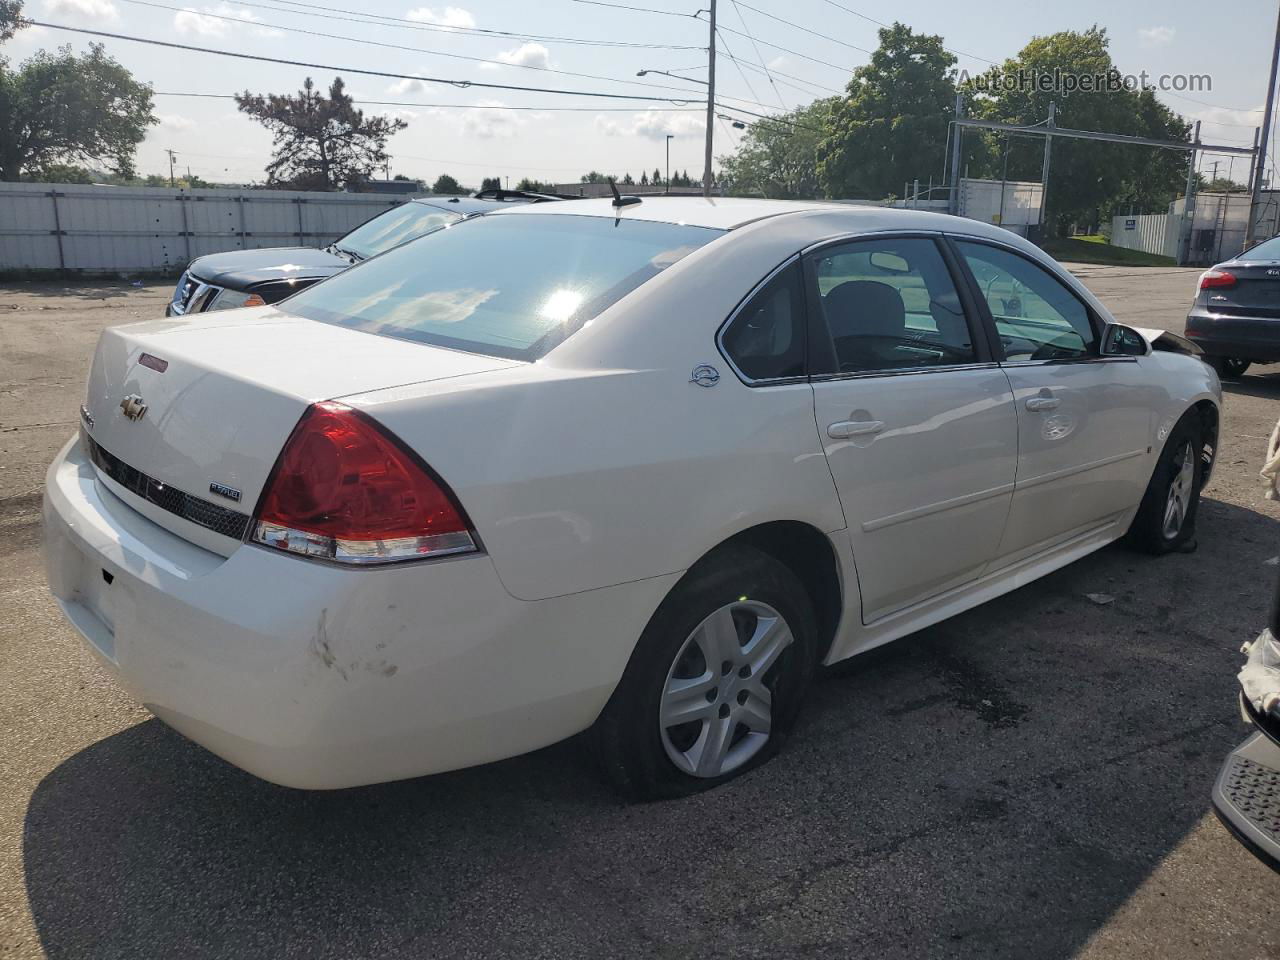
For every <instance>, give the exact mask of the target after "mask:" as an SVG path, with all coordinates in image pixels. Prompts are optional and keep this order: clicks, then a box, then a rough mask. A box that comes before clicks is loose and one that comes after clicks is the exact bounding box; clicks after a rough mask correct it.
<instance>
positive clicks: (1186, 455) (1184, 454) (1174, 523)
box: [1161, 443, 1196, 540]
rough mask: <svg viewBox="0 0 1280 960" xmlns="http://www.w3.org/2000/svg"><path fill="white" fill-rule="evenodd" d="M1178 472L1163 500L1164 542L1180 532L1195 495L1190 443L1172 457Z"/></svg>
mask: <svg viewBox="0 0 1280 960" xmlns="http://www.w3.org/2000/svg"><path fill="white" fill-rule="evenodd" d="M1174 462H1175V463H1176V464H1177V465H1178V472H1177V473H1176V474H1175V475H1174V477H1173V480H1172V482H1171V483H1170V484H1169V493H1168V496H1167V497H1166V498H1165V506H1164V524H1163V526H1162V527H1161V532H1162V533H1163V534H1164V538H1165V539H1166V540H1173V539H1174V538H1175V537H1177V536H1178V534H1179V533H1180V532H1181V530H1182V524H1183V523H1184V522H1185V521H1186V519H1187V511H1188V510H1189V509H1190V507H1191V498H1192V496H1194V494H1195V482H1196V464H1195V453H1194V451H1193V450H1192V449H1191V444H1190V443H1184V444H1183V445H1182V447H1181V448H1180V449H1179V450H1178V454H1177V456H1176V457H1174Z"/></svg>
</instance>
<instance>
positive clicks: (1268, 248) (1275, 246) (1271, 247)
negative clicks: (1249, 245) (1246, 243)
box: [1236, 237, 1280, 260]
mask: <svg viewBox="0 0 1280 960" xmlns="http://www.w3.org/2000/svg"><path fill="white" fill-rule="evenodd" d="M1236 259H1237V260H1280V237H1272V238H1271V239H1270V240H1268V241H1266V242H1265V243H1260V244H1258V245H1257V246H1256V247H1254V248H1253V249H1252V250H1246V251H1245V252H1244V253H1242V254H1240V256H1238V257H1236Z"/></svg>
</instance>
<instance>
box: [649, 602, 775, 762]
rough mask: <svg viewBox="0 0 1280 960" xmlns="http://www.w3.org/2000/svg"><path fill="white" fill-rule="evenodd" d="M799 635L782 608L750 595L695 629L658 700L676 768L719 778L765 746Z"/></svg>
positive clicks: (661, 723)
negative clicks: (780, 679)
mask: <svg viewBox="0 0 1280 960" xmlns="http://www.w3.org/2000/svg"><path fill="white" fill-rule="evenodd" d="M794 639H795V638H794V637H793V635H792V633H791V628H790V627H789V626H788V625H787V622H786V620H785V619H784V618H783V617H782V615H781V614H780V613H779V612H778V611H777V610H775V609H774V608H773V607H771V606H769V605H768V604H766V603H760V602H759V601H756V600H748V599H747V598H745V597H743V598H742V599H740V600H737V601H735V602H733V603H728V604H725V605H724V606H723V607H721V608H720V609H718V610H716V611H715V612H714V613H712V614H711V615H710V616H708V617H707V618H706V619H705V620H703V621H702V622H701V623H700V624H698V626H697V627H695V628H694V630H693V632H692V633H690V634H689V636H688V638H686V640H685V642H684V644H683V645H682V646H681V647H680V651H679V652H678V653H677V654H676V658H675V662H674V663H673V664H672V665H671V669H670V671H668V673H667V680H666V685H665V686H664V688H663V691H662V698H661V700H660V701H659V703H658V724H659V727H660V729H661V733H662V746H663V748H664V749H665V750H666V753H667V757H668V758H669V759H670V760H671V762H672V763H674V764H675V765H676V767H677V768H679V769H680V770H682V771H683V772H684V773H687V774H689V775H691V776H695V777H718V776H721V775H722V774H726V773H729V772H730V771H732V770H735V769H737V768H738V767H740V766H742V765H743V764H744V763H747V762H748V761H749V760H750V759H751V758H752V757H754V756H755V755H756V754H757V753H759V752H760V750H761V749H762V748H763V747H764V745H765V744H766V743H768V741H769V736H770V731H771V728H772V725H773V688H772V687H771V685H770V681H771V679H772V674H774V673H776V672H777V668H778V667H779V664H780V662H781V661H782V660H783V655H784V654H785V653H786V651H787V649H788V648H789V647H790V646H791V644H792V643H793V642H794Z"/></svg>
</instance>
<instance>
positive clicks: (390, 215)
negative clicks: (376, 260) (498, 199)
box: [335, 202, 462, 260]
mask: <svg viewBox="0 0 1280 960" xmlns="http://www.w3.org/2000/svg"><path fill="white" fill-rule="evenodd" d="M461 219H462V214H460V213H451V212H450V211H448V210H441V209H439V208H438V207H429V206H427V205H426V204H425V203H413V202H409V203H402V204H401V205H400V206H398V207H395V208H393V209H391V210H388V211H387V212H386V213H384V214H381V215H379V216H376V217H374V218H373V219H372V220H367V221H365V222H364V223H362V224H360V226H358V227H356V228H355V229H354V230H352V231H351V232H350V233H348V234H347V235H346V236H345V237H343V238H342V239H341V240H339V241H338V242H337V243H336V244H335V246H336V247H338V249H340V250H345V251H346V252H347V253H354V254H355V255H356V256H357V257H359V258H360V259H361V260H367V259H369V257H372V256H374V255H375V254H379V253H382V252H383V251H384V250H390V249H391V248H392V247H398V246H400V244H402V243H406V242H407V241H409V240H412V239H413V238H414V237H420V236H422V235H423V234H424V233H430V232H431V231H432V230H436V229H438V228H440V227H443V226H446V225H447V224H450V223H456V222H457V221H459V220H461Z"/></svg>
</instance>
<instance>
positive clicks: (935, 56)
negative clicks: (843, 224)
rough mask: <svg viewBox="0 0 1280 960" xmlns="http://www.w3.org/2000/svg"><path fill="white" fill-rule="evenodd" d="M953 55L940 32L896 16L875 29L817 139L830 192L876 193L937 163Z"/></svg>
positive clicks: (951, 96)
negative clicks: (868, 51) (866, 57)
mask: <svg viewBox="0 0 1280 960" xmlns="http://www.w3.org/2000/svg"><path fill="white" fill-rule="evenodd" d="M955 62H956V58H955V57H954V56H952V55H951V54H950V53H948V52H947V51H946V50H945V49H944V48H943V46H942V38H941V37H937V36H929V35H926V34H920V33H916V32H915V31H913V30H912V29H911V28H910V27H906V26H904V25H903V24H901V23H895V24H893V26H891V27H885V28H883V29H881V30H880V46H879V47H878V48H877V49H876V51H875V53H873V54H872V55H871V62H870V63H868V64H867V65H865V66H862V67H858V69H856V70H855V71H854V72H853V76H852V77H851V78H850V80H849V83H848V85H847V87H846V88H845V89H846V94H845V95H844V96H843V97H838V98H836V99H835V100H834V102H833V103H832V106H831V116H830V121H829V125H828V132H827V134H826V136H824V137H822V138H821V139H820V141H819V144H818V175H819V177H820V178H821V180H822V181H823V184H824V185H825V187H826V190H827V191H828V193H829V195H830V196H833V197H866V198H872V199H879V198H881V197H884V196H885V195H887V194H888V193H890V192H891V191H893V190H895V189H897V188H898V187H900V186H901V185H902V183H903V181H904V180H909V179H911V178H912V177H913V176H918V175H919V174H920V173H921V172H925V171H933V170H941V168H942V159H943V154H944V151H945V149H946V147H945V144H946V139H947V126H948V124H949V123H950V122H951V120H952V119H954V114H955V80H956V73H955Z"/></svg>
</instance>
